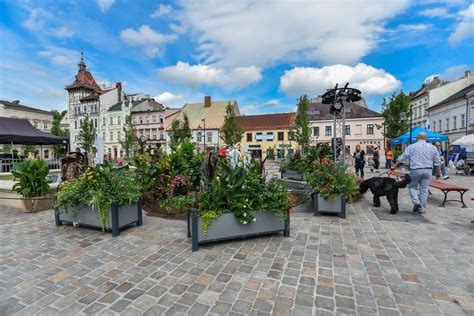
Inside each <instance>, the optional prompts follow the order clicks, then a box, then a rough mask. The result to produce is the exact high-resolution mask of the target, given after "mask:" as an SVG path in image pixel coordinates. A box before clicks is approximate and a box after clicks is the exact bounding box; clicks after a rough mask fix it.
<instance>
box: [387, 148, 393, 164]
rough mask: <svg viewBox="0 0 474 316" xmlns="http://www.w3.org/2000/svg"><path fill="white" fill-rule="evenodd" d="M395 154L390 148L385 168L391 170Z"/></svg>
mask: <svg viewBox="0 0 474 316" xmlns="http://www.w3.org/2000/svg"><path fill="white" fill-rule="evenodd" d="M392 160H393V152H392V149H391V148H390V147H388V149H387V150H386V151H385V168H387V169H389V168H390V166H391V165H392Z"/></svg>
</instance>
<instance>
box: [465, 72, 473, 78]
mask: <svg viewBox="0 0 474 316" xmlns="http://www.w3.org/2000/svg"><path fill="white" fill-rule="evenodd" d="M470 76H471V71H470V70H466V71H465V72H464V78H468V77H470Z"/></svg>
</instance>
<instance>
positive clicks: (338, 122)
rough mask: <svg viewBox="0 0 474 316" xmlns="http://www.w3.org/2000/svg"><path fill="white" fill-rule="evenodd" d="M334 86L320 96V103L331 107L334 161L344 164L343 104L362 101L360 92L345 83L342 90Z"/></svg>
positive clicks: (344, 125) (344, 127) (344, 126)
mask: <svg viewBox="0 0 474 316" xmlns="http://www.w3.org/2000/svg"><path fill="white" fill-rule="evenodd" d="M338 85H339V84H336V86H335V87H334V89H330V90H328V91H327V92H326V93H324V94H323V95H322V103H323V104H329V105H331V108H330V109H329V113H331V114H332V115H333V117H334V124H333V125H334V137H333V144H332V146H333V151H334V161H336V162H341V163H344V159H345V152H346V133H345V129H346V113H345V109H344V102H356V101H359V100H360V99H362V97H361V92H360V91H359V90H357V89H354V88H348V86H349V83H346V85H345V86H344V88H338Z"/></svg>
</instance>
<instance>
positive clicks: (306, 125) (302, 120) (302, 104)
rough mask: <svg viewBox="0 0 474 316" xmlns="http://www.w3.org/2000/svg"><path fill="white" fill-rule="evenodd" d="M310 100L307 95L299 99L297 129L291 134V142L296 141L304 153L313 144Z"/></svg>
mask: <svg viewBox="0 0 474 316" xmlns="http://www.w3.org/2000/svg"><path fill="white" fill-rule="evenodd" d="M308 109H309V98H308V96H307V95H306V94H305V95H303V96H301V97H299V98H298V109H297V113H296V118H295V122H294V125H295V128H294V130H293V132H292V133H291V134H290V135H291V136H290V137H291V140H294V141H296V142H297V143H298V144H299V145H300V146H301V148H302V149H303V152H302V153H304V152H305V151H306V149H308V147H309V144H310V142H311V125H310V122H309V115H308Z"/></svg>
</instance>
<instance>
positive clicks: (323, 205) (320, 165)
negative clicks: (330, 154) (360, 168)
mask: <svg viewBox="0 0 474 316" xmlns="http://www.w3.org/2000/svg"><path fill="white" fill-rule="evenodd" d="M307 178H308V184H309V185H310V186H311V187H312V188H313V189H314V192H313V194H312V199H313V212H314V216H319V215H320V213H336V214H339V217H341V218H346V201H352V200H353V199H355V198H356V197H357V196H358V194H359V187H358V185H357V179H356V177H355V175H354V174H352V173H350V172H348V171H347V166H346V165H345V164H340V163H335V162H334V161H332V160H329V159H327V158H325V159H322V160H321V161H320V162H317V163H315V164H314V168H313V169H312V171H311V172H309V173H307Z"/></svg>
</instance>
